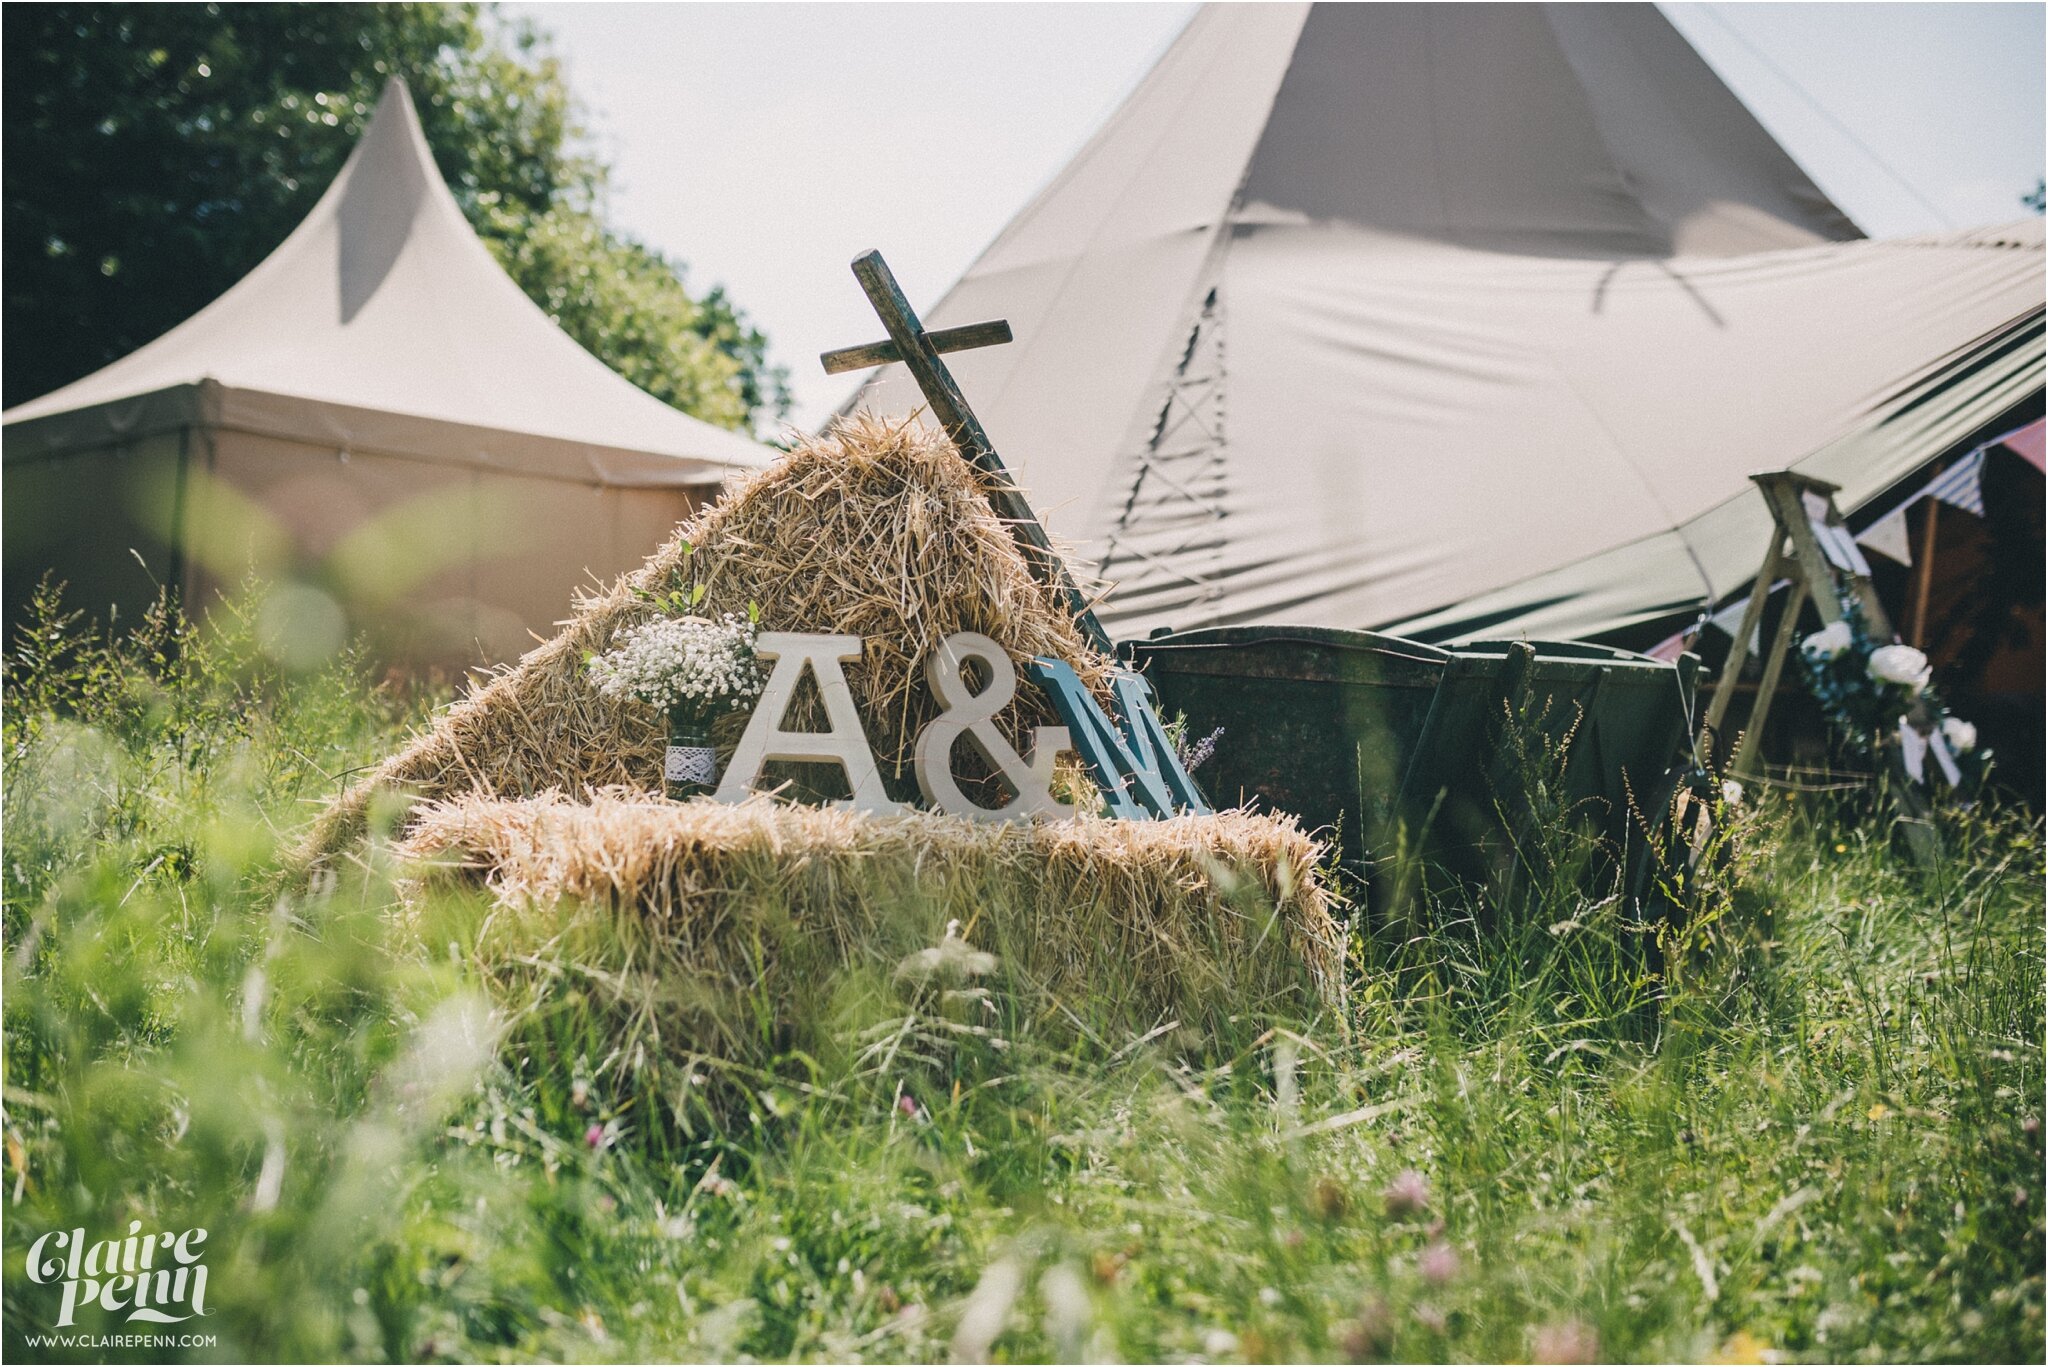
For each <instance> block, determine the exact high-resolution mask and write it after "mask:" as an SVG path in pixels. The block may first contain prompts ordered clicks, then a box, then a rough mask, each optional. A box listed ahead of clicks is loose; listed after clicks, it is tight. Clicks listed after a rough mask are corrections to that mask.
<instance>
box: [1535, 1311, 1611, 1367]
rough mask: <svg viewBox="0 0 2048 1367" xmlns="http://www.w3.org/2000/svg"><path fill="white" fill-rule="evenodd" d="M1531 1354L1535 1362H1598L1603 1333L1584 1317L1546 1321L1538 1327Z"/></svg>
mask: <svg viewBox="0 0 2048 1367" xmlns="http://www.w3.org/2000/svg"><path fill="white" fill-rule="evenodd" d="M1529 1358H1530V1360H1531V1361H1532V1362H1598V1361H1600V1335H1599V1334H1597V1333H1596V1332H1594V1329H1593V1326H1592V1325H1590V1324H1587V1323H1586V1322H1585V1321H1584V1320H1565V1321H1564V1322H1563V1323H1561V1324H1546V1325H1544V1326H1543V1327H1542V1328H1541V1329H1538V1330H1537V1331H1536V1335H1535V1341H1534V1343H1533V1345H1532V1346H1531V1348H1530V1349H1529Z"/></svg>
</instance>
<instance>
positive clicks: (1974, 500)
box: [1907, 446, 1984, 517]
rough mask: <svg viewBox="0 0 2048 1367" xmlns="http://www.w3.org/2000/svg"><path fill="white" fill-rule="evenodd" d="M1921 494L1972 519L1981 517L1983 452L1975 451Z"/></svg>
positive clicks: (1945, 472)
mask: <svg viewBox="0 0 2048 1367" xmlns="http://www.w3.org/2000/svg"><path fill="white" fill-rule="evenodd" d="M1921 492H1922V493H1923V494H1930V495H1932V496H1933V497H1935V498H1938V499H1940V500H1941V501H1942V502H1943V503H1947V504H1949V505H1951V506H1953V507H1957V508H1961V509H1962V510H1963V511H1964V512H1966V513H1969V514H1971V515H1972V516H1974V517H1982V516H1984V448H1983V447H1981V446H1980V447H1978V448H1977V449H1976V450H1974V451H1972V452H1970V454H1969V455H1967V456H1964V457H1963V458H1962V459H1961V460H1959V461H1957V462H1956V463H1955V464H1954V465H1951V466H1950V467H1949V468H1948V469H1946V470H1943V471H1942V472H1941V473H1940V474H1938V475H1936V476H1935V477H1934V479H1933V481H1932V482H1931V483H1929V484H1928V486H1927V487H1926V488H1925V489H1924V490H1922V491H1921ZM1907 501H1908V502H1912V501H1913V500H1911V499H1909V500H1907Z"/></svg>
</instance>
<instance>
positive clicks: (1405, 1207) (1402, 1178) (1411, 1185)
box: [1380, 1168, 1429, 1220]
mask: <svg viewBox="0 0 2048 1367" xmlns="http://www.w3.org/2000/svg"><path fill="white" fill-rule="evenodd" d="M1380 1199H1381V1200H1383V1201H1385V1202H1386V1204H1387V1214H1389V1215H1391V1216H1393V1217H1394V1218H1395V1219H1397V1220H1398V1219H1402V1218H1404V1217H1406V1216H1410V1215H1414V1214H1416V1213H1418V1212H1419V1211H1421V1209H1422V1208H1423V1207H1424V1206H1426V1205H1428V1204H1429V1181H1428V1179H1426V1178H1425V1177H1423V1175H1422V1174H1421V1173H1419V1172H1417V1171H1416V1170H1415V1169H1413V1168H1403V1169H1402V1170H1401V1171H1400V1173H1399V1174H1398V1175H1396V1176H1395V1178H1394V1180H1393V1181H1391V1182H1389V1183H1387V1189H1386V1190H1385V1191H1383V1192H1381V1193H1380Z"/></svg>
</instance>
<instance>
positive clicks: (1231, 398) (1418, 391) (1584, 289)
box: [846, 3, 2043, 641]
mask: <svg viewBox="0 0 2048 1367" xmlns="http://www.w3.org/2000/svg"><path fill="white" fill-rule="evenodd" d="M2030 233H2031V234H2036V235H2037V234H2038V226H2037V225H2035V226H2029V225H2019V226H2018V227H2016V228H2013V229H2006V230H1996V231H1987V230H1978V231H1973V232H1969V233H1960V234H1947V235H1943V236H1941V237H1927V238H1916V239H1911V240H1908V241H1902V242H1872V241H1867V240H1864V239H1862V238H1861V236H1860V234H1859V233H1858V232H1857V230H1856V229H1855V227H1854V225H1853V224H1851V223H1850V222H1849V221H1848V219H1847V218H1846V217H1844V216H1843V215H1842V214H1841V212H1840V211H1839V210H1838V209H1836V208H1835V207H1834V206H1833V205H1832V204H1830V203H1829V202H1828V201H1827V199H1826V196H1825V195H1823V194H1822V193H1821V191H1820V190H1819V189H1818V188H1817V187H1816V186H1815V185H1814V184H1813V182H1812V181H1811V180H1810V179H1809V178H1808V177H1807V176H1806V175H1805V174H1804V173H1803V172H1801V171H1800V169H1799V168H1798V166H1797V165H1796V163H1794V161H1793V160H1792V158H1791V157H1790V156H1788V155H1787V154H1786V153H1785V152H1784V151H1783V149H1781V148H1780V147H1778V146H1777V144H1776V143H1775V142H1774V141H1773V140H1772V139H1771V137H1770V136H1769V134H1768V133H1767V132H1765V131H1764V129H1763V128H1762V127H1761V126H1760V125H1759V124H1758V123H1757V122H1756V120H1755V119H1754V118H1753V117H1752V116H1751V115H1750V114H1749V113H1748V111H1747V110H1745V109H1744V108H1743V106H1742V105H1741V103H1740V101H1739V100H1737V99H1736V97H1735V96H1734V95H1733V93H1732V92H1730V91H1729V90H1728V89H1727V88H1726V87H1725V86H1724V85H1722V83H1721V82H1720V81H1719V80H1718V78H1716V77H1715V76H1714V74H1713V72H1712V71H1711V69H1709V68H1708V67H1707V66H1706V64H1705V63H1704V62H1703V61H1702V60H1701V59H1700V58H1699V56H1698V55H1697V54H1696V53H1694V52H1693V51H1692V49H1691V48H1690V47H1689V45H1687V44H1686V42H1685V40H1684V39H1683V38H1682V37H1681V36H1680V35H1679V34H1678V32H1677V31H1676V30H1675V29H1673V28H1672V27H1671V25H1670V24H1669V22H1668V21H1667V20H1665V19H1664V18H1663V16H1662V15H1661V14H1659V13H1658V12H1657V10H1656V9H1655V7H1654V6H1651V5H1630V4H1614V5H1540V4H1539V5H1491V4H1473V5H1429V4H1404V3H1392V4H1373V5H1314V6H1307V5H1259V6H1233V5H1215V6H1210V7H1206V8H1204V9H1203V10H1202V11H1201V12H1200V13H1199V14H1198V15H1197V16H1196V18H1195V19H1194V21H1193V22H1192V23H1191V24H1190V25H1189V26H1188V28H1187V29H1186V31H1185V32H1184V33H1183V34H1182V35H1181V37H1180V38H1179V39H1178V40H1177V41H1176V42H1175V43H1174V45H1173V46H1172V47H1171V48H1170V49H1169V50H1168V51H1167V53H1166V54H1165V55H1164V56H1163V57H1162V59H1161V60H1160V62H1159V63H1158V65H1157V66H1156V67H1155V68H1154V69H1153V71H1152V72H1151V73H1150V74H1149V75H1148V76H1147V77H1146V78H1145V79H1144V80H1143V81H1142V82H1141V83H1140V84H1139V85H1138V87H1137V88H1136V89H1135V90H1134V91H1133V93H1132V94H1131V96H1130V97H1129V98H1128V99H1127V100H1126V101H1125V103H1124V104H1123V106H1122V107H1121V108H1120V109H1119V110H1118V111H1117V112H1116V113H1115V114H1113V115H1112V116H1111V117H1110V119H1109V120H1108V121H1107V122H1106V123H1105V124H1104V126H1103V127H1102V129H1101V130H1100V131H1099V132H1098V133H1097V134H1096V135H1095V136H1094V137H1093V138H1092V139H1091V140H1090V141H1089V143H1088V144H1087V145H1086V146H1085V147H1084V148H1083V149H1082V150H1081V152H1080V153H1079V154H1077V155H1076V157H1075V158H1074V160H1073V162H1072V163H1070V164H1069V165H1068V166H1067V167H1066V169H1065V170H1063V171H1062V172H1061V173H1060V174H1059V175H1058V176H1057V177H1056V178H1055V179H1054V180H1053V181H1052V182H1051V184H1049V185H1048V186H1047V188H1046V189H1045V190H1044V191H1043V192H1041V193H1040V194H1039V195H1038V196H1037V197H1036V198H1035V199H1034V200H1033V201H1032V202H1031V203H1030V204H1029V205H1027V206H1026V207H1025V208H1024V209H1023V210H1022V211H1021V212H1020V213H1019V214H1018V216H1017V217H1016V219H1015V220H1013V221H1012V222H1011V224H1010V225H1009V226H1008V227H1007V228H1006V229H1004V231H1003V232H1002V233H1001V234H1000V235H999V236H998V237H997V238H996V239H995V241H994V242H993V243H992V244H991V245H990V247H989V248H988V249H987V251H985V252H984V253H983V254H982V256H981V257H980V259H978V260H977V261H976V262H975V263H974V264H973V265H972V266H971V267H970V268H969V269H968V271H967V273H966V274H965V276H964V277H963V278H962V279H961V280H960V281H959V282H958V283H957V284H956V285H955V286H954V287H953V288H952V290H950V291H949V292H948V293H947V294H946V296H945V297H944V298H943V299H942V300H941V301H940V302H939V303H938V304H937V305H936V306H935V307H933V308H932V309H930V310H929V311H928V312H927V314H926V321H927V323H928V324H929V325H930V326H931V327H933V328H934V329H938V328H947V327H953V326H957V325H959V324H961V323H964V322H969V321H973V320H975V319H979V318H984V317H996V316H1000V317H1006V318H1008V319H1009V320H1010V322H1011V325H1012V327H1013V328H1014V329H1015V331H1016V335H1017V338H1018V341H1017V344H1016V345H1014V346H1011V347H1008V348H1003V349H1000V350H998V351H985V352H975V353H969V354H967V355H965V356H963V357H962V358H961V360H960V361H959V362H958V364H957V365H956V366H955V373H956V374H957V375H958V378H959V380H960V383H961V385H962V387H963V388H965V389H967V390H968V391H969V392H971V393H973V394H975V395H976V396H977V397H976V405H977V408H978V409H979V411H980V413H981V416H982V418H983V421H984V423H985V425H986V426H987V428H988V431H989V435H990V436H991V438H992V439H993V440H994V441H995V443H996V444H997V445H998V446H999V447H1000V448H1001V449H1002V450H1003V451H1004V452H1005V453H1006V454H1007V455H1008V457H1009V459H1010V460H1011V462H1012V464H1013V467H1014V469H1015V471H1016V475H1017V479H1018V481H1019V483H1020V484H1021V485H1022V486H1023V487H1024V488H1025V489H1026V490H1027V491H1028V492H1029V493H1030V494H1031V496H1032V499H1033V502H1034V503H1035V504H1036V506H1038V507H1039V508H1041V509H1042V510H1044V511H1045V513H1046V520H1047V522H1048V524H1049V525H1050V527H1051V530H1052V531H1053V532H1054V533H1055V534H1056V535H1057V536H1059V537H1061V538H1063V539H1064V540H1066V541H1067V542H1069V543H1070V544H1072V545H1074V546H1075V547H1076V548H1077V552H1078V555H1077V559H1078V560H1079V561H1080V562H1081V563H1082V566H1083V567H1084V568H1086V569H1092V570H1093V571H1095V572H1096V573H1098V574H1100V575H1101V576H1102V577H1103V578H1105V579H1106V580H1108V581H1110V582H1111V583H1112V584H1113V585H1114V587H1113V589H1112V591H1111V593H1110V596H1109V598H1108V600H1107V601H1106V602H1105V603H1104V604H1103V606H1102V609H1101V612H1102V616H1103V619H1104V621H1105V623H1106V624H1107V625H1108V626H1110V627H1111V628H1112V629H1113V630H1115V631H1117V632H1118V633H1119V634H1122V635H1125V636H1135V635H1144V634H1148V633H1150V632H1153V631H1156V630H1158V629H1161V628H1172V629H1177V630H1187V629H1193V628H1198V627H1204V626H1212V625H1227V624H1233V623H1254V622H1287V623H1292V624H1296V625H1301V626H1320V627H1332V628H1374V629H1379V630H1386V631H1395V632H1402V633H1407V634H1417V635H1422V636H1424V637H1426V638H1428V639H1441V640H1453V641H1455V640H1470V639H1481V638H1487V637H1498V636H1503V635H1507V636H1513V635H1532V636H1544V637H1549V638H1552V639H1556V638H1560V637H1565V636H1585V635H1592V634H1598V633H1606V632H1613V631H1617V630H1622V629H1625V628H1628V627H1630V626H1631V625H1633V624H1637V623H1647V622H1649V621H1652V620H1654V619H1657V618H1660V617H1662V616H1666V615H1669V614H1675V613H1679V612H1685V611H1689V610H1697V608H1698V607H1699V606H1700V605H1702V604H1704V603H1706V602H1709V601H1713V600H1715V599H1718V598H1720V597H1721V596H1724V595H1725V594H1727V593H1729V592H1731V591H1733V589H1734V588H1735V587H1736V586H1737V585H1738V584H1739V583H1741V582H1743V581H1744V580H1745V579H1746V577H1747V575H1748V574H1749V573H1751V572H1753V571H1754V569H1755V566H1754V564H1753V563H1751V562H1752V560H1753V558H1754V554H1755V552H1754V546H1755V545H1756V544H1757V543H1758V542H1760V541H1761V539H1762V537H1763V534H1764V528H1763V526H1762V525H1761V523H1760V521H1759V519H1761V518H1762V516H1763V513H1762V510H1761V508H1759V507H1756V506H1754V503H1755V496H1754V493H1753V491H1752V490H1751V488H1750V486H1749V482H1748V476H1749V475H1750V474H1751V473H1753V472H1755V471H1759V470H1769V469H1799V470H1802V471H1805V472H1807V473H1811V474H1813V475H1815V476H1816V477H1819V478H1825V479H1829V480H1831V481H1834V482H1836V483H1838V484H1840V485H1842V486H1843V502H1844V506H1845V508H1851V509H1853V508H1855V507H1857V506H1859V505H1860V503H1861V502H1862V501H1863V500H1864V499H1866V498H1868V497H1870V496H1872V495H1873V494H1875V493H1876V492H1878V491H1880V490H1882V489H1883V488H1885V487H1886V486H1888V485H1889V484H1891V483H1893V482H1895V481H1896V480H1898V479H1900V478H1902V477H1904V475H1905V474H1907V473H1908V472H1909V471H1911V470H1912V469H1914V468H1917V467H1918V466H1919V465H1921V464H1923V463H1925V462H1926V461H1928V460H1930V459H1933V458H1934V457H1936V456H1938V455H1939V454H1941V452H1942V451H1943V450H1945V449H1947V448H1948V447H1949V446H1950V445H1952V444H1954V443H1956V442H1959V441H1962V440H1965V439H1967V438H1968V437H1969V435H1970V434H1971V433H1973V432H1975V431H1977V430H1979V429H1980V428H1981V427H1983V426H1985V425H1988V424H1991V423H1995V422H1997V421H1998V420H2000V419H2001V417H2003V416H2006V415H2008V414H2010V413H2011V412H2013V411H2014V410H2015V408H2016V407H2022V406H2024V405H2025V404H2026V403H2028V402H2030V401H2031V402H2038V395H2039V392H2040V388H2041V374H2042V362H2041V347H2040V333H2041V328H2040V313H2041V306H2042V279H2043V277H2042V264H2041V259H2040V252H2039V251H2038V249H2035V250H2032V251H2029V250H2026V249H2025V243H2026V242H2027V241H2029V240H2037V237H2036V238H2035V239H2030V238H2029V236H2028V235H2029V234H2030ZM916 405H917V396H916V392H915V388H914V386H911V385H910V384H909V383H908V382H907V381H906V380H905V378H904V377H903V375H902V369H901V367H900V366H891V367H888V368H885V369H884V370H882V371H880V372H877V373H876V375H875V376H874V377H872V378H871V379H870V380H869V382H868V383H867V384H866V385H864V386H863V387H862V388H861V390H860V391H859V392H858V393H856V394H855V395H854V396H853V397H852V398H851V399H850V400H849V401H848V403H847V404H846V408H847V409H848V410H852V409H855V408H870V409H873V410H875V411H876V412H878V413H881V414H884V415H888V414H893V413H900V412H907V411H909V410H910V409H912V408H914V407H916Z"/></svg>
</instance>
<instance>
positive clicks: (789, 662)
mask: <svg viewBox="0 0 2048 1367" xmlns="http://www.w3.org/2000/svg"><path fill="white" fill-rule="evenodd" d="M754 653H755V654H756V655H758V656H760V657H761V658H762V659H764V660H773V661H775V671H774V672H773V673H772V674H770V675H769V676H768V683H767V686H766V687H764V688H763V689H762V690H761V700H760V701H759V702H757V703H755V704H754V715H753V716H752V717H750V718H748V720H747V731H746V734H745V735H743V736H741V737H740V743H739V748H737V749H736V750H734V751H733V754H732V763H731V764H729V765H727V766H726V770H725V779H724V781H723V782H721V783H720V784H719V785H718V791H717V792H716V793H714V794H712V796H713V797H715V798H717V799H718V801H720V802H744V801H746V799H747V796H748V795H749V794H750V793H752V792H753V790H754V784H755V783H756V782H757V781H759V779H760V777H761V766H762V765H764V764H766V763H767V762H768V761H770V760H777V761H781V762H785V763H786V762H791V761H795V762H799V763H812V764H817V763H835V764H837V765H838V766H839V767H840V768H841V769H843V770H844V771H845V772H846V784H847V786H848V787H849V788H851V789H852V790H853V797H852V799H851V800H849V801H846V802H842V803H839V804H837V805H839V806H843V807H851V808H852V809H853V810H855V811H857V812H876V813H883V814H886V813H890V812H900V811H902V810H903V805H902V804H901V803H899V802H892V801H891V800H890V799H889V794H888V793H887V791H885V790H884V789H883V787H882V774H881V771H880V770H879V769H877V768H876V767H875V755H874V751H872V750H871V749H869V748H868V734H867V731H866V730H865V729H864V728H863V727H862V726H861V724H860V714H859V713H857V712H855V711H854V710H853V693H852V691H851V690H849V689H848V688H847V686H846V675H845V674H844V673H843V672H842V671H841V670H840V668H839V662H840V661H841V660H858V659H859V658H860V637H858V636H826V635H821V634H819V633H816V632H809V631H765V632H763V633H761V637H760V639H759V640H758V641H756V642H755V643H754ZM806 665H808V666H809V667H810V670H811V675H812V677H813V678H815V679H816V680H817V681H818V696H819V697H821V698H822V699H824V702H825V720H826V721H827V722H829V723H830V724H831V729H830V730H826V731H785V730H783V729H782V719H783V715H784V714H785V713H786V712H788V711H789V704H790V702H791V701H792V700H793V699H794V698H795V697H796V685H797V680H799V679H801V678H802V677H803V672H804V667H805V666H806Z"/></svg>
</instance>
